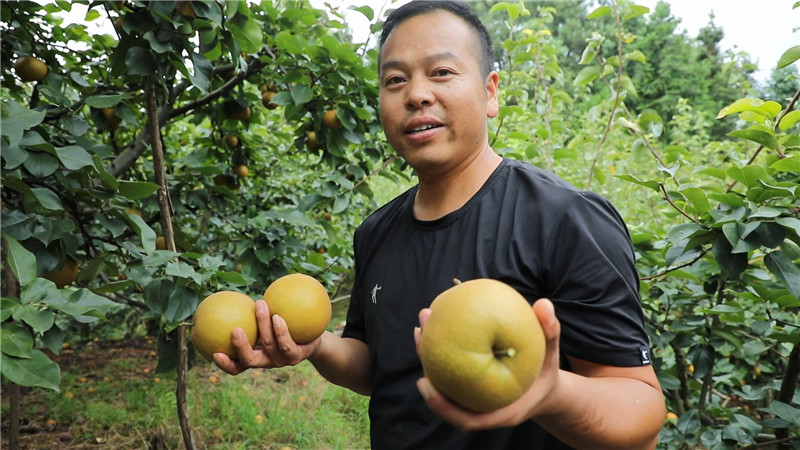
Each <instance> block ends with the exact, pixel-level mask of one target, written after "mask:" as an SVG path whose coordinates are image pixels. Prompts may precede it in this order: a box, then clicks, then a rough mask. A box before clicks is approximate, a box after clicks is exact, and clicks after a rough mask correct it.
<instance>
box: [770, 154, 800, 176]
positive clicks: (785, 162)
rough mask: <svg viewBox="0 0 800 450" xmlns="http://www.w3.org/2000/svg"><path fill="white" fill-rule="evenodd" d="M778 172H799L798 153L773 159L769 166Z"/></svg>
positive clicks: (799, 156)
mask: <svg viewBox="0 0 800 450" xmlns="http://www.w3.org/2000/svg"><path fill="white" fill-rule="evenodd" d="M769 168H770V169H773V170H777V171H778V172H790V173H800V155H792V156H790V157H788V158H783V159H779V160H777V161H775V162H774V163H772V164H771V165H770V166H769Z"/></svg>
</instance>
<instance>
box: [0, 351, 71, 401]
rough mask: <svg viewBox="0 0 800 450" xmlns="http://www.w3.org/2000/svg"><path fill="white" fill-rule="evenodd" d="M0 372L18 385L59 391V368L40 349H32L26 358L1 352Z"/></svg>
mask: <svg viewBox="0 0 800 450" xmlns="http://www.w3.org/2000/svg"><path fill="white" fill-rule="evenodd" d="M0 362H1V363H2V365H0V373H2V374H3V376H4V377H6V378H8V379H9V380H11V381H12V382H14V383H16V384H18V385H20V386H36V387H43V388H47V389H52V390H54V391H56V392H60V388H59V384H60V383H61V369H59V367H58V364H56V363H55V362H54V361H52V360H51V359H50V358H48V357H47V355H45V354H44V353H42V352H41V351H40V350H37V349H33V351H32V352H31V357H30V358H27V359H21V358H15V357H13V356H7V355H6V354H5V353H3V354H2V359H1V360H0Z"/></svg>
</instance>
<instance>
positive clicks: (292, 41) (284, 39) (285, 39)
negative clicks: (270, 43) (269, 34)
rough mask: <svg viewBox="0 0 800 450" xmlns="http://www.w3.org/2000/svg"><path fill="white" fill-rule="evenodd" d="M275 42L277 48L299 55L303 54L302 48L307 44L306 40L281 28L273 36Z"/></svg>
mask: <svg viewBox="0 0 800 450" xmlns="http://www.w3.org/2000/svg"><path fill="white" fill-rule="evenodd" d="M275 44H276V45H277V46H278V49H279V50H283V51H286V52H288V53H290V54H293V55H299V54H303V52H304V50H303V49H304V48H306V47H307V46H308V41H306V40H305V39H303V38H302V37H300V36H298V35H296V34H292V33H291V32H290V31H289V30H283V31H281V32H280V33H278V34H277V35H276V36H275Z"/></svg>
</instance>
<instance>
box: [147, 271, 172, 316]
mask: <svg viewBox="0 0 800 450" xmlns="http://www.w3.org/2000/svg"><path fill="white" fill-rule="evenodd" d="M173 290H175V283H173V282H172V281H171V280H168V279H156V280H153V281H151V282H150V283H149V284H148V285H147V286H145V287H144V303H145V305H147V307H148V308H150V311H152V312H154V313H156V314H158V315H161V314H164V311H166V310H167V307H168V306H169V297H170V295H171V294H172V291H173Z"/></svg>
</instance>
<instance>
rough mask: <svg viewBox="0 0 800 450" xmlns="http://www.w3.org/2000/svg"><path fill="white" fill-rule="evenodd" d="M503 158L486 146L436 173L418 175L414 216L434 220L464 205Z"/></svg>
mask: <svg viewBox="0 0 800 450" xmlns="http://www.w3.org/2000/svg"><path fill="white" fill-rule="evenodd" d="M502 160H503V158H502V157H501V156H500V155H498V154H497V153H495V152H494V150H492V148H491V147H489V146H487V147H486V148H485V149H484V150H483V151H482V152H481V153H479V154H478V155H477V156H476V157H475V158H473V159H471V160H469V161H465V162H464V164H462V165H459V166H458V167H456V168H455V169H453V170H452V171H450V172H448V173H446V174H439V175H438V176H425V175H424V174H420V175H419V190H418V191H417V195H416V198H415V199H414V217H416V218H417V219H419V220H436V219H438V218H440V217H443V216H445V215H447V214H449V213H451V212H453V211H455V210H457V209H459V208H461V207H462V206H464V205H465V204H466V203H467V202H468V201H469V199H471V198H472V197H473V196H474V195H475V194H476V193H477V192H478V191H479V190H480V189H481V187H482V186H483V185H484V183H486V180H488V179H489V177H490V176H491V175H492V173H493V172H494V170H495V169H496V168H497V166H499V165H500V162H502Z"/></svg>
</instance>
